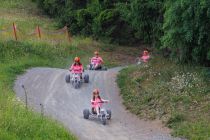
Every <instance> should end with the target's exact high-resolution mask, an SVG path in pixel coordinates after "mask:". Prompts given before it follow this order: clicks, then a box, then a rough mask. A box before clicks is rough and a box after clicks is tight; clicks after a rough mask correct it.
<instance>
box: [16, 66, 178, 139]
mask: <svg viewBox="0 0 210 140" xmlns="http://www.w3.org/2000/svg"><path fill="white" fill-rule="evenodd" d="M119 70H120V68H113V69H109V70H108V71H86V72H85V73H88V74H89V75H90V83H88V84H83V85H82V86H81V88H80V89H74V88H73V87H72V85H71V84H67V83H65V80H64V79H65V75H66V74H68V71H67V70H64V69H54V68H33V69H30V70H28V71H27V72H26V74H24V75H22V76H19V77H18V79H17V81H16V83H15V87H14V89H15V91H16V94H17V96H18V98H20V99H21V100H23V101H24V90H23V88H22V87H21V85H22V84H23V85H25V87H26V90H27V93H28V100H29V105H30V106H31V107H32V108H33V109H34V110H35V111H37V112H40V104H43V106H44V114H45V115H47V116H50V117H52V118H54V119H56V120H58V121H60V122H61V123H63V124H64V126H65V127H66V128H68V129H69V130H70V131H71V132H72V133H74V134H75V135H76V136H77V137H78V138H79V139H81V140H107V139H108V140H173V139H174V140H175V139H177V138H172V137H171V136H170V135H169V130H168V129H167V128H164V127H163V126H162V124H161V123H160V122H158V121H144V120H140V119H138V118H137V117H136V116H135V115H133V114H131V113H129V112H128V111H127V110H126V109H125V108H124V106H123V105H122V99H121V97H120V96H119V89H118V87H117V83H116V82H115V80H116V76H117V73H118V71H119ZM94 88H99V89H100V91H101V97H102V98H104V99H108V100H110V103H109V104H107V105H105V106H106V108H110V109H111V110H112V119H111V120H110V121H108V124H107V125H106V126H103V125H102V124H101V123H100V122H99V121H97V120H96V119H90V120H85V119H84V118H83V113H82V112H83V109H85V108H90V99H91V95H92V90H93V89H94Z"/></svg>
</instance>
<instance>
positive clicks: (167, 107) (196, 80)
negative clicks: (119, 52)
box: [117, 57, 210, 140]
mask: <svg viewBox="0 0 210 140" xmlns="http://www.w3.org/2000/svg"><path fill="white" fill-rule="evenodd" d="M117 81H118V84H119V87H120V89H121V95H122V97H123V99H124V104H125V106H126V107H127V109H129V110H130V111H131V112H133V113H135V114H136V115H138V116H139V117H140V118H147V119H155V118H158V119H161V120H162V121H163V122H164V123H165V124H166V125H167V126H168V127H169V128H172V129H173V130H174V131H173V133H172V134H173V135H174V136H181V137H185V138H187V139H193V140H198V139H200V140H201V139H202V140H203V139H210V131H209V128H210V112H209V110H210V104H209V103H210V72H209V69H207V68H201V67H193V66H183V65H176V64H174V63H173V62H171V61H169V60H166V59H163V58H160V57H156V58H155V59H153V60H151V62H149V63H148V64H144V65H139V66H131V67H129V68H126V69H124V70H122V71H121V73H120V74H119V76H118V80H117Z"/></svg>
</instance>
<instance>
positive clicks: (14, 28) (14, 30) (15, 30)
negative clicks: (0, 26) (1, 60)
mask: <svg viewBox="0 0 210 140" xmlns="http://www.w3.org/2000/svg"><path fill="white" fill-rule="evenodd" d="M13 32H14V36H15V40H16V41H17V27H16V25H15V23H14V22H13Z"/></svg>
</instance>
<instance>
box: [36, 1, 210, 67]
mask: <svg viewBox="0 0 210 140" xmlns="http://www.w3.org/2000/svg"><path fill="white" fill-rule="evenodd" d="M36 1H37V2H38V4H39V6H40V7H42V8H43V9H44V10H45V11H46V12H47V13H48V14H49V15H51V16H54V17H57V18H58V19H59V20H60V24H61V25H62V26H63V25H68V26H69V28H70V31H71V33H72V34H79V35H84V36H93V37H94V38H95V39H98V38H100V39H106V40H109V41H110V42H117V43H120V44H128V43H129V44H133V43H139V42H144V43H148V44H150V45H151V46H153V47H157V48H159V49H167V50H169V52H170V56H171V57H172V58H175V59H176V60H178V61H179V62H196V63H200V64H207V63H209V61H210V0H36Z"/></svg>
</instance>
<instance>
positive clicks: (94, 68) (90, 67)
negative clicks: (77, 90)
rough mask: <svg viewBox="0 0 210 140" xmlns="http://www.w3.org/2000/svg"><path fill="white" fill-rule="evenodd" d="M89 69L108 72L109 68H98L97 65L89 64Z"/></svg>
mask: <svg viewBox="0 0 210 140" xmlns="http://www.w3.org/2000/svg"><path fill="white" fill-rule="evenodd" d="M87 69H88V70H99V71H100V70H101V71H106V70H107V68H106V67H105V66H103V65H101V66H98V67H97V66H96V64H89V65H87Z"/></svg>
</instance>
